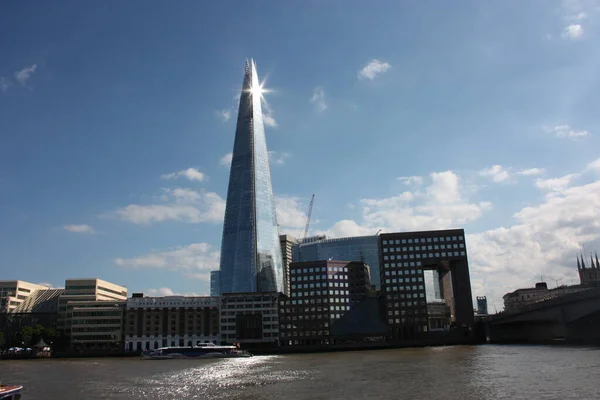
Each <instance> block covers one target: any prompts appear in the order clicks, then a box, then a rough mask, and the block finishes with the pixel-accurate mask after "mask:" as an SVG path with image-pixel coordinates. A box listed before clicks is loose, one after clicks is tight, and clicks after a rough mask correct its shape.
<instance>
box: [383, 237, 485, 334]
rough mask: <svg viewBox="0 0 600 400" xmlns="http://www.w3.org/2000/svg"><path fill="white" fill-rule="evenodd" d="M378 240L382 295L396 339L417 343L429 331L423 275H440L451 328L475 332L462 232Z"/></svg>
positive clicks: (392, 332) (467, 265) (440, 284)
mask: <svg viewBox="0 0 600 400" xmlns="http://www.w3.org/2000/svg"><path fill="white" fill-rule="evenodd" d="M379 240H380V242H381V250H382V251H381V255H380V257H381V258H380V265H381V266H382V267H381V274H380V276H381V291H382V294H383V295H384V296H385V299H386V308H387V318H388V324H389V325H390V330H391V335H392V338H393V339H408V338H414V337H417V336H419V335H420V334H421V333H424V332H427V330H428V325H429V324H428V317H427V313H428V311H427V299H426V294H425V283H424V273H423V271H424V270H433V271H435V272H436V274H437V276H438V279H439V286H440V289H439V290H440V292H441V297H442V298H443V300H444V301H445V302H446V304H447V306H448V307H449V308H450V312H451V320H452V323H453V324H455V325H456V326H459V327H472V325H473V323H474V314H473V298H472V294H471V280H470V277H469V263H468V260H467V250H466V245H465V234H464V230H463V229H453V230H440V231H423V232H403V233H385V234H381V235H380V236H379Z"/></svg>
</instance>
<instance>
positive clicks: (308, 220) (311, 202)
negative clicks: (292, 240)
mask: <svg viewBox="0 0 600 400" xmlns="http://www.w3.org/2000/svg"><path fill="white" fill-rule="evenodd" d="M314 203H315V195H314V194H313V195H312V197H311V199H310V205H309V206H308V213H307V214H306V224H305V225H304V237H303V238H302V240H306V238H307V237H308V226H309V225H310V216H311V215H312V209H313V204H314Z"/></svg>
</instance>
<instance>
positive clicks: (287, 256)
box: [279, 235, 296, 294]
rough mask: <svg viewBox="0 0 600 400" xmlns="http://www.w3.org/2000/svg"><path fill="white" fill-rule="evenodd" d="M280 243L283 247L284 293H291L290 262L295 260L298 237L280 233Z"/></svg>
mask: <svg viewBox="0 0 600 400" xmlns="http://www.w3.org/2000/svg"><path fill="white" fill-rule="evenodd" d="M279 244H280V247H281V258H282V264H283V282H284V285H283V286H284V289H285V291H284V292H283V293H285V294H288V293H290V264H291V263H292V261H294V260H293V256H294V254H293V248H294V245H295V244H296V238H294V237H292V236H290V235H279Z"/></svg>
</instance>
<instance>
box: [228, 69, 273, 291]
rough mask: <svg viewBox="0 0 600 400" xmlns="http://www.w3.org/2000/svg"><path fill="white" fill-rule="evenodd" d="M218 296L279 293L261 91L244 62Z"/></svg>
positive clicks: (255, 75)
mask: <svg viewBox="0 0 600 400" xmlns="http://www.w3.org/2000/svg"><path fill="white" fill-rule="evenodd" d="M220 271H221V272H220V287H221V293H222V294H223V293H246V292H283V291H284V285H283V280H284V278H283V267H282V259H281V248H280V244H279V232H278V226H277V216H276V214H275V202H274V199H273V189H272V187H271V172H270V169H269V155H268V152H267V142H266V139H265V127H264V124H263V115H262V107H261V87H260V82H259V80H258V75H257V73H256V64H255V63H254V61H253V60H251V61H250V62H248V61H246V70H245V73H244V83H243V85H242V94H241V97H240V106H239V110H238V118H237V126H236V131H235V142H234V145H233V157H232V160H231V171H230V174H229V188H228V191H227V205H226V207H225V221H224V224H223V240H222V242H221V265H220Z"/></svg>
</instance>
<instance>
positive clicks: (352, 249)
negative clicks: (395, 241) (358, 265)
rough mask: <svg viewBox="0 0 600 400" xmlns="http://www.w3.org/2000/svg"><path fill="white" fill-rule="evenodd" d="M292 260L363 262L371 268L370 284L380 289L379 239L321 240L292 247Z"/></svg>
mask: <svg viewBox="0 0 600 400" xmlns="http://www.w3.org/2000/svg"><path fill="white" fill-rule="evenodd" d="M293 252H294V255H293V259H294V261H295V262H298V261H320V260H340V261H363V262H364V263H365V264H367V265H368V266H369V267H370V268H371V282H372V283H373V284H374V285H375V287H377V288H378V289H379V288H380V286H381V285H380V282H379V281H380V279H379V237H378V236H356V237H347V238H339V239H322V240H317V241H315V242H309V243H301V244H297V245H296V246H294V250H293Z"/></svg>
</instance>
